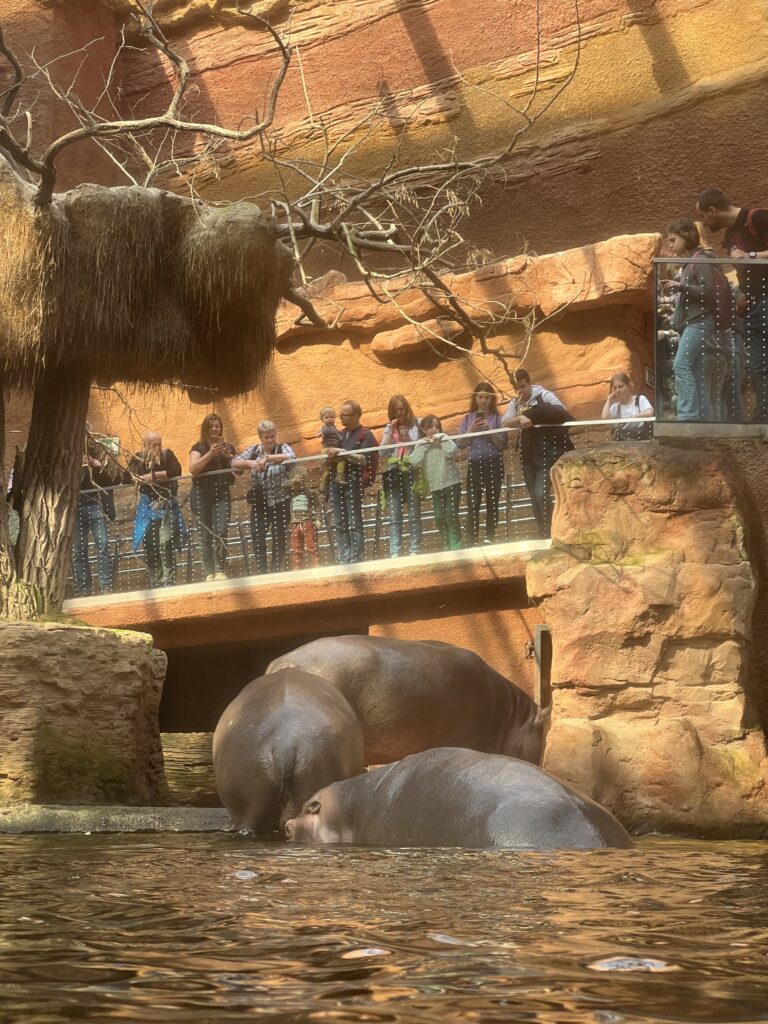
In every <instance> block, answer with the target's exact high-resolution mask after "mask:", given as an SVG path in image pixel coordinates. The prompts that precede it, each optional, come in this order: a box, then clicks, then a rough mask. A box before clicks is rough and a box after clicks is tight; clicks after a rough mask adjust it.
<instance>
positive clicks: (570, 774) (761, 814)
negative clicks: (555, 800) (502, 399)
mask: <svg viewBox="0 0 768 1024" xmlns="http://www.w3.org/2000/svg"><path fill="white" fill-rule="evenodd" d="M552 479H553V484H554V487H555V493H556V496H557V509H556V515H555V521H554V525H553V546H552V549H551V550H550V551H549V552H547V553H542V554H539V555H537V556H535V557H534V559H533V560H532V562H531V563H530V565H529V567H528V592H529V595H530V596H531V598H532V599H533V600H534V601H535V602H536V603H537V604H538V605H539V609H540V611H541V613H542V615H543V617H544V620H545V621H546V623H547V624H548V626H549V627H550V630H551V632H552V640H553V664H552V685H553V725H552V729H551V732H550V735H549V737H548V740H547V751H546V756H545V764H546V766H547V767H548V768H549V769H551V770H552V771H554V772H555V773H556V774H558V775H561V776H563V777H564V778H567V779H568V780H569V781H571V782H573V783H575V784H576V785H578V786H580V787H581V788H582V789H584V790H586V791H587V792H588V793H590V794H591V795H592V796H593V797H594V798H595V799H596V800H598V801H599V802H601V803H604V804H605V805H606V806H608V807H610V808H611V809H612V810H613V812H614V813H615V814H616V815H617V816H618V817H619V818H620V819H621V820H622V821H623V822H624V823H625V824H626V825H628V826H629V827H631V828H634V829H638V830H645V831H648V830H654V829H657V830H660V831H670V830H671V831H675V830H677V831H679V830H684V831H688V832H694V833H705V834H709V835H725V834H728V835H731V836H733V835H736V834H744V835H747V834H757V833H761V832H762V831H763V830H764V829H768V793H766V792H764V790H763V787H764V785H765V783H766V782H768V761H766V760H765V750H764V745H763V736H762V732H761V730H759V728H758V727H757V721H756V712H755V708H754V707H753V706H752V703H751V701H750V700H749V699H748V697H747V694H746V691H745V686H746V682H747V671H748V659H749V652H750V642H751V636H752V632H751V631H752V612H753V608H754V603H755V599H756V591H757V586H756V578H755V575H754V573H753V569H752V565H751V562H750V558H749V554H748V551H747V548H746V544H745V531H744V519H743V515H742V509H743V508H744V502H743V496H742V495H741V493H740V488H739V486H738V483H737V482H736V480H735V478H734V477H733V476H732V474H731V472H730V471H729V468H728V466H727V465H726V464H725V462H724V460H723V459H722V457H721V456H720V455H719V454H717V453H712V452H692V451H684V450H681V449H672V448H665V447H658V446H657V445H611V446H604V447H599V448H596V449H593V450H592V451H591V452H588V453H584V452H574V453H571V454H569V455H567V456H565V457H564V458H563V459H561V460H560V462H558V464H557V465H556V466H555V468H554V470H553V473H552Z"/></svg>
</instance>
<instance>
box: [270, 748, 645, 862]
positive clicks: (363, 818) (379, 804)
mask: <svg viewBox="0 0 768 1024" xmlns="http://www.w3.org/2000/svg"><path fill="white" fill-rule="evenodd" d="M285 834H286V837H287V838H288V839H289V840H292V841H293V842H297V843H352V844H354V845H356V846H465V847H480V848H485V847H491V846H497V847H501V846H504V847H512V848H515V849H527V850H559V849H568V848H578V849H592V848H595V847H605V846H613V847H618V848H620V849H626V848H628V847H631V846H632V840H631V839H630V838H629V836H628V835H627V833H626V831H625V830H624V828H623V826H622V825H620V824H619V822H618V821H617V820H616V819H615V818H614V817H613V815H612V814H610V813H609V812H608V811H606V810H605V808H603V807H600V805H599V804H596V803H595V802H594V801H593V800H590V799H589V798H588V797H586V796H584V795H583V794H581V793H579V792H578V790H575V789H573V788H572V787H571V786H568V785H566V784H565V783H564V782H560V781H559V780H558V779H555V778H554V777H553V776H551V775H548V774H547V772H545V771H544V770H543V769H542V768H537V767H536V766H535V765H532V764H528V763H527V762H526V761H519V760H517V759H516V758H512V757H503V756H502V755H499V754H480V753H478V752H477V751H475V750H462V749H459V748H457V747H439V748H437V749H434V750H426V751H424V752H423V753H421V754H413V755H411V756H410V757H405V758H403V760H402V761H398V762H397V763H396V764H388V765H385V766H384V767H383V768H375V769H374V770H373V771H370V772H367V773H366V774H365V775H358V776H357V777H356V778H354V779H347V780H346V781H345V782H335V783H333V785H331V786H326V787H325V789H321V790H320V791H319V792H318V793H315V795H314V796H313V797H311V798H310V799H309V800H308V801H307V802H306V803H305V804H304V807H303V809H302V812H301V814H300V815H299V816H298V817H297V818H293V819H291V820H290V821H287V822H286V823H285Z"/></svg>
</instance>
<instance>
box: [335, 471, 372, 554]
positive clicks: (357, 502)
mask: <svg viewBox="0 0 768 1024" xmlns="http://www.w3.org/2000/svg"><path fill="white" fill-rule="evenodd" d="M330 497H331V509H332V510H333V529H334V533H335V535H336V561H337V562H338V563H339V565H349V564H351V563H352V562H362V560H363V555H364V553H365V532H364V526H363V485H362V481H361V479H360V476H359V474H358V475H357V476H353V477H351V478H350V480H349V483H346V484H340V483H338V482H337V481H336V480H332V481H331V485H330Z"/></svg>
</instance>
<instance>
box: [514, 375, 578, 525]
mask: <svg viewBox="0 0 768 1024" xmlns="http://www.w3.org/2000/svg"><path fill="white" fill-rule="evenodd" d="M515 384H516V385H517V398H513V399H512V401H511V402H510V403H509V406H508V407H507V411H506V413H505V414H504V417H503V419H502V423H503V424H504V426H510V427H521V428H523V429H522V430H521V431H520V440H519V444H520V465H521V468H522V471H523V479H524V480H525V486H526V488H527V489H528V493H529V494H530V496H531V504H532V506H533V514H534V517H535V519H536V525H537V526H538V528H539V536H540V537H548V536H549V534H550V527H551V524H552V510H553V508H554V504H555V499H554V495H553V494H552V487H551V485H550V481H549V474H550V470H551V469H552V467H553V466H554V464H555V463H556V462H557V460H558V459H559V458H560V456H561V455H563V454H564V453H565V452H569V451H572V450H573V441H571V438H570V436H569V434H568V430H567V429H566V428H565V427H562V426H560V425H561V424H563V423H567V422H569V421H570V420H573V416H572V415H571V414H570V413H569V412H568V410H567V409H566V408H565V406H564V405H563V403H562V402H561V401H560V399H559V398H558V397H557V395H556V394H554V392H552V391H547V390H546V389H545V388H543V387H541V386H540V385H539V384H532V383H531V377H530V374H529V373H528V371H527V370H522V369H521V370H516V371H515ZM544 424H547V425H551V426H552V429H547V430H532V429H530V428H532V427H535V426H540V425H544Z"/></svg>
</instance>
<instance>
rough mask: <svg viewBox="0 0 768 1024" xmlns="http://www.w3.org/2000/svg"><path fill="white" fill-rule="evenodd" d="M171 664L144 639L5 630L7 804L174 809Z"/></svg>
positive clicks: (3, 794)
mask: <svg viewBox="0 0 768 1024" xmlns="http://www.w3.org/2000/svg"><path fill="white" fill-rule="evenodd" d="M165 665H166V657H165V655H164V654H163V653H162V652H161V651H156V650H154V649H153V648H152V641H151V638H150V637H148V636H146V635H144V634H142V633H128V632H123V631H118V630H107V629H88V628H87V627H80V626H71V625H63V624H57V623H48V624H45V625H40V624H35V623H4V624H0V736H2V752H1V753H0V804H13V803H18V802H30V803H38V804H46V803H48V804H53V803H65V804H110V803H116V804H138V805H151V804H159V803H163V802H165V799H166V793H165V775H164V772H163V752H162V747H161V745H160V729H159V725H158V709H159V706H160V697H161V694H162V689H163V680H164V678H165Z"/></svg>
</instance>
